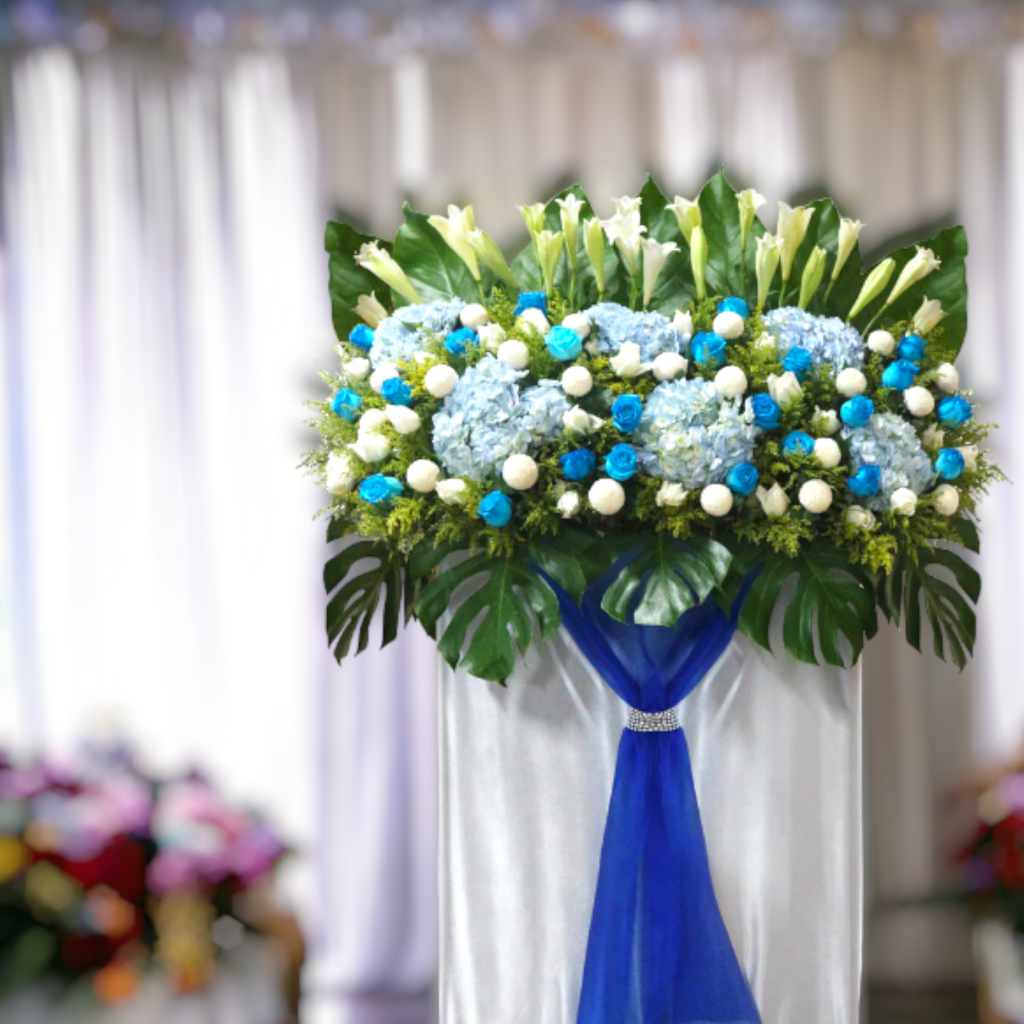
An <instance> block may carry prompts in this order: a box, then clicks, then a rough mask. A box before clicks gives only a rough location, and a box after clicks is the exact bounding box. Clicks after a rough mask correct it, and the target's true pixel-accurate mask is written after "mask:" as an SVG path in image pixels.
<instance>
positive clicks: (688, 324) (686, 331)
mask: <svg viewBox="0 0 1024 1024" xmlns="http://www.w3.org/2000/svg"><path fill="white" fill-rule="evenodd" d="M672 326H673V327H674V328H675V329H676V330H677V331H678V332H679V333H680V334H681V335H682V336H683V340H684V341H689V340H690V338H692V337H693V314H692V313H690V311H689V310H687V311H686V312H685V313H684V312H683V311H682V310H681V309H677V310H676V315H675V316H674V317H672Z"/></svg>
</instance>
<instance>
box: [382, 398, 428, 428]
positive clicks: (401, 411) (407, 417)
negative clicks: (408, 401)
mask: <svg viewBox="0 0 1024 1024" xmlns="http://www.w3.org/2000/svg"><path fill="white" fill-rule="evenodd" d="M384 412H385V414H386V415H387V418H388V420H390V422H391V426H393V427H394V428H395V430H397V431H398V432H399V433H400V434H415V433H416V431H417V430H419V429H420V426H421V425H422V424H421V421H420V414H419V413H418V412H416V410H415V409H410V408H409V407H408V406H406V405H389V406H388V407H387V408H386V409H385V410H384Z"/></svg>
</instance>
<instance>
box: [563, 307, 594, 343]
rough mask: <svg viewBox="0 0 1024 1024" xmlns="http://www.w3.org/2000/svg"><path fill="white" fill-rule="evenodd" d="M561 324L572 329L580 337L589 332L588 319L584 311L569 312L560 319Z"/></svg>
mask: <svg viewBox="0 0 1024 1024" xmlns="http://www.w3.org/2000/svg"><path fill="white" fill-rule="evenodd" d="M562 326H563V327H568V328H570V329H571V330H574V331H575V332H576V333H577V334H578V335H579V336H580V337H581V338H585V337H586V336H587V335H588V334H590V321H589V320H588V319H587V317H586V314H585V313H570V314H569V315H568V316H567V317H566V318H565V319H564V320H563V321H562Z"/></svg>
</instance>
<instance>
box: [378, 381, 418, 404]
mask: <svg viewBox="0 0 1024 1024" xmlns="http://www.w3.org/2000/svg"><path fill="white" fill-rule="evenodd" d="M380 393H381V395H383V396H384V401H385V402H387V403H388V404H389V405H412V388H411V387H410V386H409V384H408V383H407V382H406V381H404V380H402V378H401V377H388V379H387V380H386V381H384V383H383V385H382V386H381V389H380Z"/></svg>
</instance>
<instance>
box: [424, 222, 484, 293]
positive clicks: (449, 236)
mask: <svg viewBox="0 0 1024 1024" xmlns="http://www.w3.org/2000/svg"><path fill="white" fill-rule="evenodd" d="M427 223H428V224H429V225H430V226H431V227H432V228H433V229H434V230H435V231H436V232H437V233H438V234H439V235H440V236H441V237H442V238H443V239H444V240H445V244H446V245H447V246H448V248H449V249H451V250H452V252H454V253H455V255H456V256H458V257H459V259H460V260H462V262H463V263H465V264H466V266H467V267H469V272H470V273H471V274H472V275H473V280H474V281H479V280H480V264H479V263H477V259H476V253H475V252H474V251H473V247H472V246H471V245H470V244H469V239H468V238H467V237H466V236H467V235H468V234H469V232H470V231H473V230H474V229H475V228H476V223H475V222H474V220H473V207H472V206H467V207H465V208H464V209H461V210H460V209H459V208H458V207H457V206H456V205H455V204H454V203H453V204H452V205H450V206H449V207H448V216H447V217H441V216H439V215H438V214H434V216H432V217H428V218H427Z"/></svg>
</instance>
